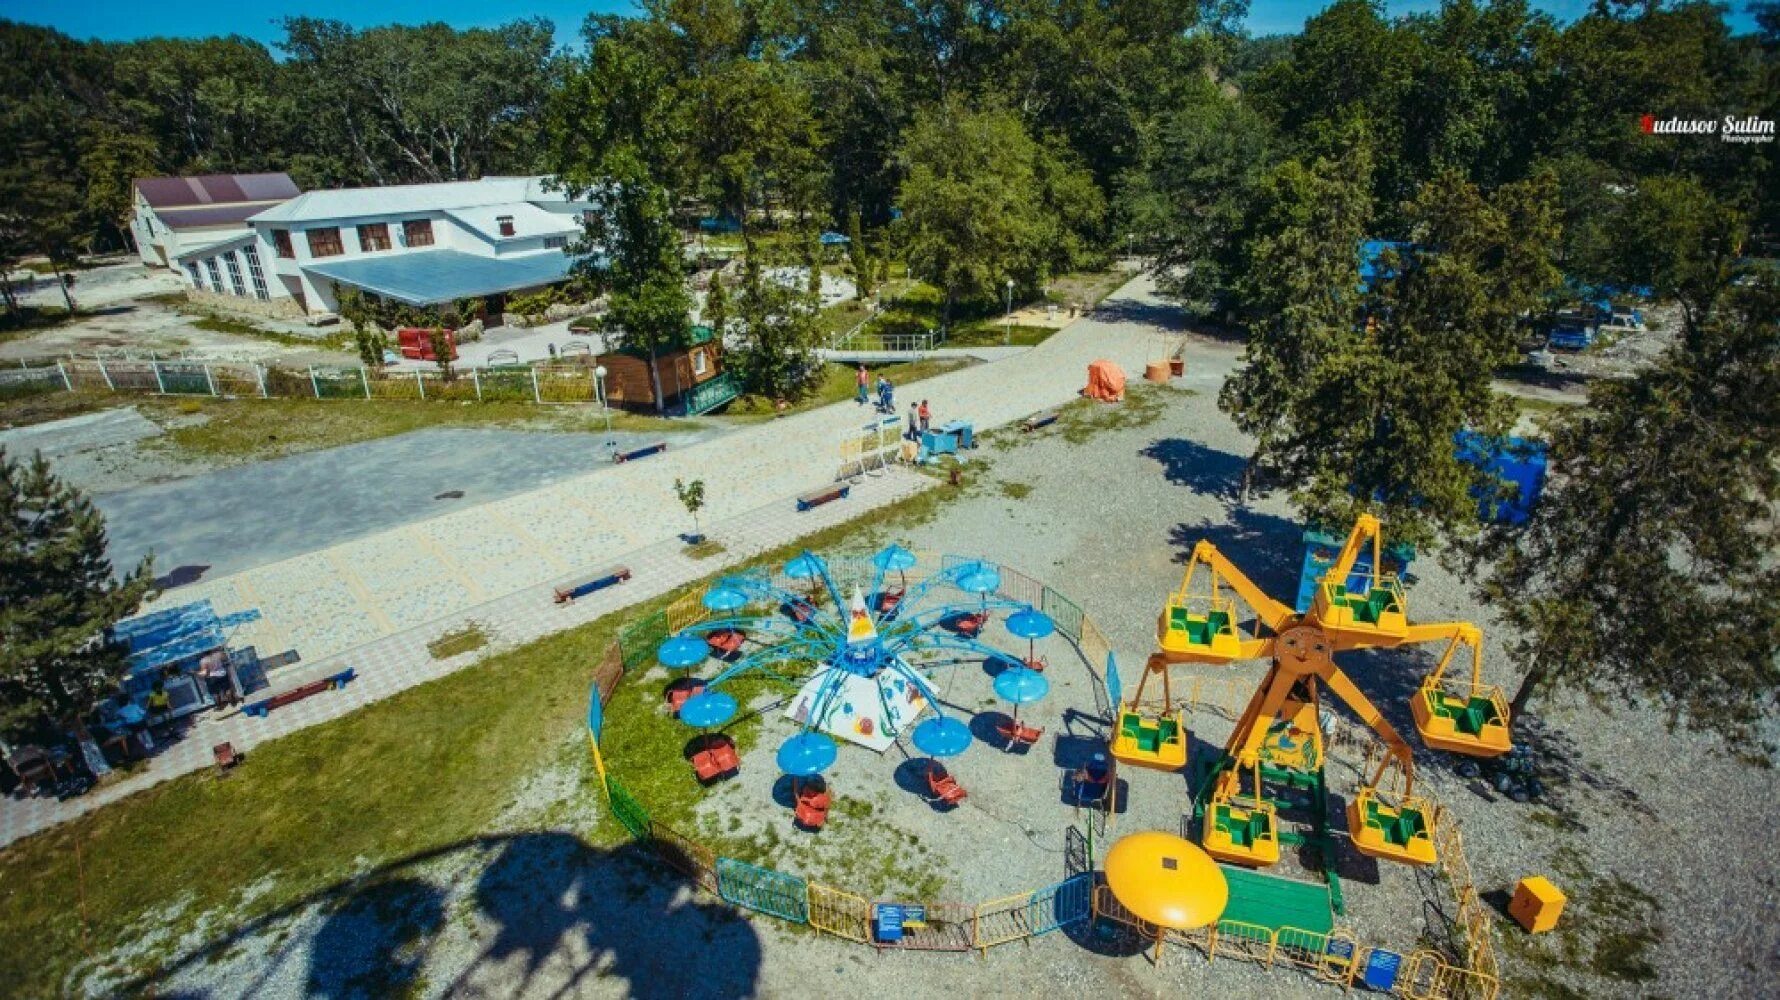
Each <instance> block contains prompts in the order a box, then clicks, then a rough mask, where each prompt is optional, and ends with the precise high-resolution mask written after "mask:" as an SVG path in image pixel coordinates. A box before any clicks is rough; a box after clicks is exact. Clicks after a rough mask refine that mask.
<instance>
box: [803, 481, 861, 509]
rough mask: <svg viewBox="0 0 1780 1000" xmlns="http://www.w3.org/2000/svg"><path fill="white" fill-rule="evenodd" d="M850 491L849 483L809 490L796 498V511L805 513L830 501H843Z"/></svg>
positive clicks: (851, 488)
mask: <svg viewBox="0 0 1780 1000" xmlns="http://www.w3.org/2000/svg"><path fill="white" fill-rule="evenodd" d="M852 490H853V487H852V485H851V484H849V483H835V484H833V485H831V486H824V487H822V488H821V489H816V490H811V491H809V492H808V493H805V494H803V495H802V496H800V497H798V498H797V509H798V510H799V511H806V510H809V509H810V508H811V507H820V506H822V505H823V504H825V503H828V502H830V501H832V500H844V499H846V496H847V494H848V493H850V492H852Z"/></svg>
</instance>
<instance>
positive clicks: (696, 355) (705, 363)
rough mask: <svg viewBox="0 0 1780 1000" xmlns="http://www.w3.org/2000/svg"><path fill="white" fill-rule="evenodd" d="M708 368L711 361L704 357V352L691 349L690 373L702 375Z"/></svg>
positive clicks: (709, 368)
mask: <svg viewBox="0 0 1780 1000" xmlns="http://www.w3.org/2000/svg"><path fill="white" fill-rule="evenodd" d="M710 370H711V362H710V360H709V359H708V358H706V357H705V352H703V351H693V352H692V374H694V375H703V374H704V373H705V372H708V371H710Z"/></svg>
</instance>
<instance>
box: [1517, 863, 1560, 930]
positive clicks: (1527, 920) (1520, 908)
mask: <svg viewBox="0 0 1780 1000" xmlns="http://www.w3.org/2000/svg"><path fill="white" fill-rule="evenodd" d="M1564 898H1565V897H1564V893H1563V890H1562V889H1559V888H1558V887H1557V886H1555V885H1552V884H1551V880H1550V879H1547V878H1546V877H1545V876H1543V875H1530V876H1528V877H1526V878H1523V879H1521V880H1520V884H1518V885H1516V886H1515V887H1514V898H1513V899H1511V900H1509V902H1508V915H1509V916H1511V917H1513V918H1514V919H1515V920H1516V921H1518V922H1519V923H1520V925H1521V926H1522V927H1525V928H1526V929H1527V931H1528V932H1529V933H1532V934H1543V933H1545V932H1546V931H1548V930H1551V929H1552V928H1553V927H1556V926H1557V922H1558V915H1559V914H1561V913H1563V912H1564Z"/></svg>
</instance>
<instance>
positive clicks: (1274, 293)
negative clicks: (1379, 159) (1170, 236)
mask: <svg viewBox="0 0 1780 1000" xmlns="http://www.w3.org/2000/svg"><path fill="white" fill-rule="evenodd" d="M1370 183H1371V165H1370V158H1369V155H1368V152H1367V150H1366V148H1365V146H1363V145H1358V144H1356V145H1355V146H1353V147H1352V148H1351V149H1350V150H1349V153H1348V155H1347V156H1346V157H1344V158H1342V159H1341V160H1340V161H1337V162H1331V161H1328V160H1318V161H1316V162H1315V163H1313V164H1310V165H1309V166H1306V165H1304V164H1302V163H1299V162H1298V161H1296V160H1288V161H1286V162H1284V163H1282V164H1280V165H1279V166H1278V167H1277V168H1275V169H1274V170H1273V171H1272V172H1271V173H1270V175H1269V176H1268V177H1267V178H1266V180H1265V181H1263V182H1261V186H1260V194H1261V199H1262V203H1263V204H1264V205H1266V206H1268V208H1267V209H1266V210H1265V211H1264V212H1263V213H1261V217H1260V218H1259V219H1258V220H1257V221H1256V223H1255V231H1254V233H1253V235H1252V236H1251V237H1250V240H1249V242H1248V243H1247V245H1246V247H1245V254H1246V257H1247V271H1248V274H1249V278H1248V279H1247V282H1246V285H1247V288H1248V291H1246V292H1244V293H1243V295H1244V297H1245V298H1246V299H1247V300H1248V301H1249V302H1250V303H1251V308H1252V309H1253V310H1254V311H1255V312H1256V313H1257V314H1258V318H1257V319H1256V320H1255V322H1254V323H1253V324H1251V326H1250V327H1249V339H1248V343H1247V345H1246V346H1245V347H1244V348H1243V353H1242V366H1241V367H1240V368H1239V369H1237V371H1236V372H1235V373H1233V374H1232V375H1231V376H1230V378H1228V379H1227V380H1225V382H1224V386H1223V389H1222V390H1221V391H1220V392H1219V395H1218V406H1219V408H1220V409H1222V410H1223V411H1224V412H1225V413H1227V414H1229V415H1230V418H1231V419H1232V420H1233V421H1234V422H1235V423H1236V426H1237V427H1238V428H1240V429H1241V430H1242V431H1243V432H1244V433H1245V434H1248V435H1250V436H1251V437H1253V438H1254V439H1255V448H1254V451H1253V452H1252V453H1251V454H1250V456H1249V460H1248V463H1247V464H1246V465H1245V466H1244V469H1243V480H1242V494H1243V496H1244V497H1247V496H1248V495H1249V493H1250V492H1251V490H1252V489H1253V486H1254V481H1255V476H1256V473H1258V472H1261V471H1263V470H1267V469H1275V468H1277V467H1278V466H1280V465H1282V464H1283V463H1284V461H1285V459H1286V456H1287V454H1288V449H1291V448H1293V447H1296V446H1297V445H1296V442H1297V441H1298V440H1301V439H1302V438H1303V437H1305V436H1307V435H1306V434H1305V429H1303V428H1301V426H1300V420H1299V417H1298V412H1297V411H1298V407H1299V405H1300V400H1301V399H1302V398H1303V397H1304V396H1305V395H1307V394H1309V393H1312V392H1315V391H1317V390H1316V385H1317V383H1316V382H1314V381H1313V376H1315V375H1316V374H1318V373H1319V372H1320V373H1322V374H1324V375H1325V376H1333V375H1336V374H1337V368H1336V365H1337V364H1338V361H1340V360H1341V359H1349V358H1351V357H1352V356H1353V355H1354V353H1355V351H1356V349H1357V347H1358V344H1359V340H1360V337H1359V334H1358V333H1357V331H1356V329H1355V316H1356V313H1357V309H1358V306H1359V295H1358V291H1357V287H1358V284H1359V266H1358V261H1357V259H1356V257H1355V247H1356V246H1357V245H1358V243H1359V241H1360V239H1361V237H1362V236H1363V235H1364V234H1365V232H1366V227H1367V221H1368V218H1369V216H1370V209H1371V195H1370V190H1369V188H1370ZM1171 242H1172V241H1171ZM1175 245H1176V246H1182V245H1183V244H1181V243H1176V244H1175Z"/></svg>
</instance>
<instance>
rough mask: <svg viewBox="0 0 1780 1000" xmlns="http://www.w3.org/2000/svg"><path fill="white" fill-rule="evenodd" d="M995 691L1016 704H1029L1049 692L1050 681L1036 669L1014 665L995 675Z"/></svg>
mask: <svg viewBox="0 0 1780 1000" xmlns="http://www.w3.org/2000/svg"><path fill="white" fill-rule="evenodd" d="M995 693H996V694H998V695H1000V696H1001V697H1002V698H1003V699H1005V700H1007V701H1011V702H1013V703H1014V704H1016V705H1030V704H1031V703H1033V702H1035V701H1037V700H1039V699H1040V698H1043V697H1044V696H1045V695H1047V694H1050V693H1051V682H1050V681H1048V680H1045V675H1044V674H1041V673H1039V672H1038V671H1036V670H1028V669H1026V668H1025V667H1015V668H1014V669H1012V670H1003V671H1002V672H1001V673H999V674H997V675H996V677H995Z"/></svg>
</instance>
